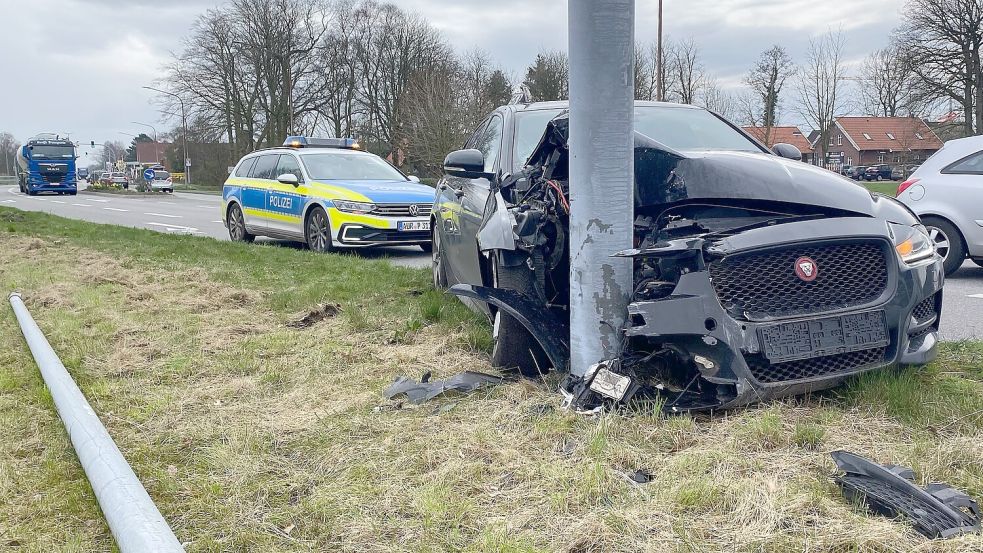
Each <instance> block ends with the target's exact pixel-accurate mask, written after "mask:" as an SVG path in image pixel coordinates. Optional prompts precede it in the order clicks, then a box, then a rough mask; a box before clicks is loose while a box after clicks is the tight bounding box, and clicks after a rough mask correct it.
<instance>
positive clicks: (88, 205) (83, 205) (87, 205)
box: [72, 203, 92, 207]
mask: <svg viewBox="0 0 983 553" xmlns="http://www.w3.org/2000/svg"><path fill="white" fill-rule="evenodd" d="M72 205H77V206H79V207H92V204H75V203H73V204H72Z"/></svg>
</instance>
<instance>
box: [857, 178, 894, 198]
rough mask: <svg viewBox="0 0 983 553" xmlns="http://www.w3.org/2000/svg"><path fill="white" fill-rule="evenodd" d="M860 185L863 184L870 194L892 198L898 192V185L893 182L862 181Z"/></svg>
mask: <svg viewBox="0 0 983 553" xmlns="http://www.w3.org/2000/svg"><path fill="white" fill-rule="evenodd" d="M860 184H863V185H864V186H865V187H866V188H867V190H870V191H871V192H877V193H879V194H884V195H885V196H890V197H892V198H893V197H894V196H895V195H896V194H897V192H898V184H899V183H897V182H895V181H881V182H877V181H863V182H861V183H860Z"/></svg>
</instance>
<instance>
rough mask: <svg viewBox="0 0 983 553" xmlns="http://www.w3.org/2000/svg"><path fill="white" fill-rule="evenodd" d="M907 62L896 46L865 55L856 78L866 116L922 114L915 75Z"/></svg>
mask: <svg viewBox="0 0 983 553" xmlns="http://www.w3.org/2000/svg"><path fill="white" fill-rule="evenodd" d="M907 61H908V60H907V59H906V58H905V56H904V51H903V49H902V47H901V46H900V45H899V44H897V43H892V44H891V45H890V46H888V47H887V48H882V49H881V50H878V51H876V52H873V53H872V54H870V55H869V56H867V58H866V59H865V60H864V63H863V65H861V67H860V79H859V81H860V83H861V87H860V94H861V99H862V101H863V110H864V113H865V114H867V115H870V116H874V117H896V116H898V115H910V114H913V113H920V112H921V111H922V109H921V108H922V105H923V102H921V101H920V100H921V97H920V95H919V94H918V93H917V90H916V82H915V79H916V75H915V72H914V71H912V68H911V66H910V65H909V64H908V63H907Z"/></svg>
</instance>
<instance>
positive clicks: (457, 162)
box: [444, 148, 488, 179]
mask: <svg viewBox="0 0 983 553" xmlns="http://www.w3.org/2000/svg"><path fill="white" fill-rule="evenodd" d="M444 174H445V175H448V176H452V177H462V178H465V179H480V178H482V177H485V178H487V177H488V173H485V155H484V154H482V153H481V150H475V149H474V148H470V149H467V150H456V151H453V152H451V153H449V154H447V157H445V158H444Z"/></svg>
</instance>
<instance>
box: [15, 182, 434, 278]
mask: <svg viewBox="0 0 983 553" xmlns="http://www.w3.org/2000/svg"><path fill="white" fill-rule="evenodd" d="M83 186H84V185H83ZM221 204H222V199H221V198H220V197H218V196H216V195H212V194H192V193H181V192H175V193H174V194H170V195H167V196H123V195H119V194H107V193H98V192H86V191H85V190H84V189H83V190H80V191H79V193H78V195H77V196H56V195H50V194H48V195H39V196H28V195H26V194H21V193H20V191H19V190H17V187H16V186H6V187H2V188H0V206H7V207H15V208H17V209H23V210H25V211H44V212H46V213H52V214H54V215H60V216H62V217H68V218H71V219H81V220H83V221H91V222H93V223H106V224H113V225H122V226H127V227H136V228H145V229H150V230H156V231H159V232H166V233H172V234H191V235H194V236H210V237H212V238H216V239H218V240H228V239H229V232H228V230H226V228H225V226H223V225H222V213H221V208H220V206H221ZM257 241H258V242H268V243H277V244H282V245H284V246H288V247H297V248H300V247H303V245H302V244H298V243H294V242H283V241H279V240H268V239H265V238H259V239H257ZM353 251H354V252H355V254H356V255H360V256H363V257H366V258H372V259H378V258H382V257H384V258H387V259H389V260H390V262H392V263H394V264H396V265H402V266H406V267H429V266H430V254H427V253H424V252H423V251H421V250H420V248H419V247H417V246H398V247H391V248H369V249H364V250H353Z"/></svg>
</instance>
